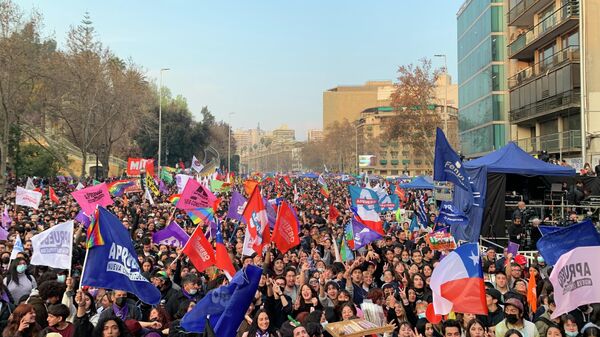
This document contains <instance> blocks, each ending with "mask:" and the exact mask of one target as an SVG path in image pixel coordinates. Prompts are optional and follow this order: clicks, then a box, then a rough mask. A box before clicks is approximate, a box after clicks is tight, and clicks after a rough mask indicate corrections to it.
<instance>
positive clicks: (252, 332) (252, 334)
mask: <svg viewBox="0 0 600 337" xmlns="http://www.w3.org/2000/svg"><path fill="white" fill-rule="evenodd" d="M263 312H264V313H265V315H267V317H269V328H267V332H269V336H277V329H275V327H274V326H273V324H272V321H271V316H270V315H269V312H267V310H265V309H259V310H258V311H257V312H256V314H255V315H254V318H253V319H252V324H251V325H250V328H249V329H248V337H256V333H257V332H258V330H259V329H258V316H259V315H260V314H261V313H263Z"/></svg>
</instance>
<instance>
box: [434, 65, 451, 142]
mask: <svg viewBox="0 0 600 337" xmlns="http://www.w3.org/2000/svg"><path fill="white" fill-rule="evenodd" d="M433 56H435V57H443V58H444V74H445V78H444V90H445V93H444V133H445V134H446V135H448V63H447V59H446V54H435V55H433Z"/></svg>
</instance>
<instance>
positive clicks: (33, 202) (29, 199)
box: [15, 186, 42, 209]
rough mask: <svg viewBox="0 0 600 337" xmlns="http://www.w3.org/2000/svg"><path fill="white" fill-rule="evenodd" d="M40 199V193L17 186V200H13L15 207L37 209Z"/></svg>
mask: <svg viewBox="0 0 600 337" xmlns="http://www.w3.org/2000/svg"><path fill="white" fill-rule="evenodd" d="M41 199H42V193H40V192H36V191H30V190H28V189H25V188H23V187H20V186H17V199H16V200H15V203H16V204H17V205H19V206H27V207H31V208H34V209H38V207H39V206H40V200H41Z"/></svg>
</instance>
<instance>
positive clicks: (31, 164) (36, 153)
mask: <svg viewBox="0 0 600 337" xmlns="http://www.w3.org/2000/svg"><path fill="white" fill-rule="evenodd" d="M61 168H62V166H61V163H60V162H58V161H56V160H55V158H54V155H52V154H51V153H49V152H48V151H46V149H45V148H43V147H41V146H39V145H37V144H25V145H23V146H22V147H21V153H20V160H19V162H18V164H17V165H16V167H15V169H16V171H17V172H19V175H18V176H19V177H33V176H36V177H54V176H56V175H57V174H58V172H59V171H60V170H61Z"/></svg>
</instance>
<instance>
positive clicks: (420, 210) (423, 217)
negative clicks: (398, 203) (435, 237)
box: [417, 193, 429, 227]
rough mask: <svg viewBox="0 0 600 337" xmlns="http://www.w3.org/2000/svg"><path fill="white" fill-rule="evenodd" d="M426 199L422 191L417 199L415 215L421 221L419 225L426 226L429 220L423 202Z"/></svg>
mask: <svg viewBox="0 0 600 337" xmlns="http://www.w3.org/2000/svg"><path fill="white" fill-rule="evenodd" d="M426 201H427V195H426V194H425V193H422V194H421V195H420V196H419V199H418V200H417V215H418V220H419V222H420V223H421V226H423V227H427V225H428V224H429V221H428V219H427V207H426V206H425V202H426Z"/></svg>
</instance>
